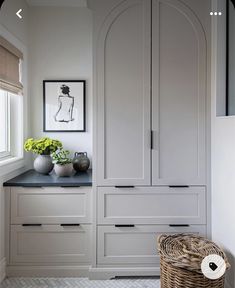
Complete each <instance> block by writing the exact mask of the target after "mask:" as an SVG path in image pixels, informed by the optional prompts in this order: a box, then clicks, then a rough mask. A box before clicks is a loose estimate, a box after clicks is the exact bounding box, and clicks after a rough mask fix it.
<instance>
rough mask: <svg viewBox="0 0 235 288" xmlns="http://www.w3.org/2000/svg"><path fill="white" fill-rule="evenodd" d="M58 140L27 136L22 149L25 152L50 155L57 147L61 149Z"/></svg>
mask: <svg viewBox="0 0 235 288" xmlns="http://www.w3.org/2000/svg"><path fill="white" fill-rule="evenodd" d="M62 147H63V145H62V143H61V142H60V141H58V140H54V139H50V138H48V137H43V138H41V139H33V138H29V139H27V140H26V141H25V143H24V149H25V151H27V152H33V153H35V154H39V155H50V154H51V153H53V152H55V151H56V150H57V149H62Z"/></svg>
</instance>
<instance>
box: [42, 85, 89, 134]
mask: <svg viewBox="0 0 235 288" xmlns="http://www.w3.org/2000/svg"><path fill="white" fill-rule="evenodd" d="M43 98H44V131H46V132H55V131H56V132H84V131H85V81H84V80H66V81H62V80H45V81H43Z"/></svg>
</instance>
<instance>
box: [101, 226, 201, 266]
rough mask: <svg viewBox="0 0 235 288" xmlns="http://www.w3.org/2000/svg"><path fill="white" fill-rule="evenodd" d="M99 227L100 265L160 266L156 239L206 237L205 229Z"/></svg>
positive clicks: (196, 227)
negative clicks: (183, 235) (175, 235)
mask: <svg viewBox="0 0 235 288" xmlns="http://www.w3.org/2000/svg"><path fill="white" fill-rule="evenodd" d="M117 226H118V227H116V226H99V227H98V228H97V229H98V247H97V249H98V250H97V253H98V259H97V262H98V265H120V264H121V265H124V266H125V265H132V266H133V265H134V266H135V265H144V266H146V265H147V266H152V265H155V266H156V265H158V266H159V255H158V252H157V238H158V236H159V235H161V234H173V233H192V234H199V235H202V236H205V235H206V226H205V225H191V226H187V227H170V226H167V225H134V226H133V227H124V226H122V227H120V226H121V225H117Z"/></svg>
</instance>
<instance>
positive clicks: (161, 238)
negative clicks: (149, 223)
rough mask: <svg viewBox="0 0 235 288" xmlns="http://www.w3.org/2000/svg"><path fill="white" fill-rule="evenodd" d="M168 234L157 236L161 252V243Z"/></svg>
mask: <svg viewBox="0 0 235 288" xmlns="http://www.w3.org/2000/svg"><path fill="white" fill-rule="evenodd" d="M167 236H168V235H166V234H161V235H159V236H158V238H157V248H158V252H159V253H161V249H160V246H161V243H162V241H164V240H165V239H166V238H167Z"/></svg>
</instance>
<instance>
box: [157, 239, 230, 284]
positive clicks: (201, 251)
mask: <svg viewBox="0 0 235 288" xmlns="http://www.w3.org/2000/svg"><path fill="white" fill-rule="evenodd" d="M158 250H159V254H160V266H161V288H224V276H222V277H221V278H219V279H216V280H210V279H208V278H206V277H205V276H204V275H203V274H202V271H201V262H202V260H203V259H204V258H205V257H206V256H208V255H210V254H217V255H219V256H221V257H222V258H223V259H224V260H225V263H226V267H227V269H228V268H229V267H230V265H229V263H228V260H227V257H226V255H225V254H224V252H223V251H222V250H221V249H220V248H219V247H218V246H217V245H216V244H215V243H213V242H211V241H209V240H207V239H205V238H203V237H200V236H197V235H192V234H175V235H161V236H160V237H159V238H158Z"/></svg>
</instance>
